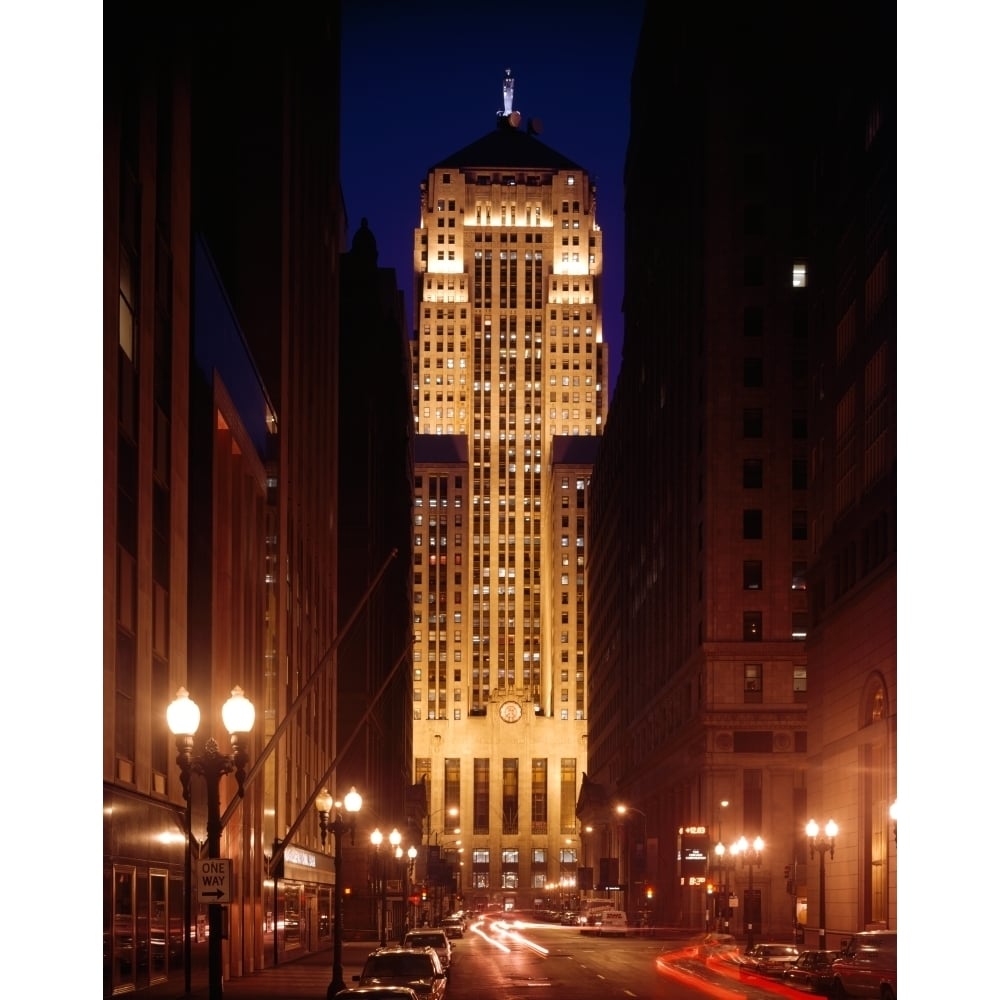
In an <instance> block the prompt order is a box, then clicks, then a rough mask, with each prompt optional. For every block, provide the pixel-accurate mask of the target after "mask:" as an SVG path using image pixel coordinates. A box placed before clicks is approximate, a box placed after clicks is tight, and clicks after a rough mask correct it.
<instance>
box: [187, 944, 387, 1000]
mask: <svg viewBox="0 0 1000 1000" xmlns="http://www.w3.org/2000/svg"><path fill="white" fill-rule="evenodd" d="M376 947H378V943H377V942H372V941H345V942H344V944H343V951H342V953H341V958H342V961H343V966H344V985H345V986H356V985H357V983H353V982H352V981H351V976H353V975H356V974H359V973H360V972H361V967H362V966H363V965H364V962H365V958H366V957H367V956H368V953H369V952H370V951H371V950H372V948H376ZM331 979H333V949H332V948H327V949H325V950H323V951H316V952H312V953H311V954H308V955H303V957H302V958H298V959H295V960H294V961H291V962H282V963H281V965H278V966H275V967H274V968H271V969H261V970H260V971H259V972H252V973H250V975H248V976H237V977H234V978H233V979H227V980H226V981H225V982H224V983H223V984H222V991H223V994H224V996H225V1000H276V998H280V1000H326V991H327V989H328V988H329V986H330V981H331ZM188 996H189V997H190V998H191V1000H208V983H207V982H205V981H204V979H202V980H201V981H200V982H193V983H192V984H191V993H190V994H188ZM179 1000H187V998H186V997H184V998H179Z"/></svg>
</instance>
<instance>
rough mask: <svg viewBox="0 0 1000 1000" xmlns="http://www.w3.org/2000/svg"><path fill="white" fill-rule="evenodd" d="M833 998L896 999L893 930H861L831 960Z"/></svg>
mask: <svg viewBox="0 0 1000 1000" xmlns="http://www.w3.org/2000/svg"><path fill="white" fill-rule="evenodd" d="M831 995H832V996H834V997H839V998H842V997H878V998H879V1000H896V932H895V931H860V932H859V933H857V934H855V935H854V936H853V937H851V938H849V939H848V940H847V941H845V942H844V944H843V945H841V948H840V954H839V956H838V957H837V958H835V959H834V962H833V984H832V986H831Z"/></svg>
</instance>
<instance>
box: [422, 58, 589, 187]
mask: <svg viewBox="0 0 1000 1000" xmlns="http://www.w3.org/2000/svg"><path fill="white" fill-rule="evenodd" d="M503 94H504V109H503V111H498V112H497V126H496V128H495V129H494V130H493V131H492V132H488V133H487V134H486V135H484V136H483V137H482V138H481V139H477V140H476V141H475V142H472V143H469V145H468V146H463V147H462V148H461V149H459V150H457V151H456V152H454V153H452V154H451V155H450V156H447V157H445V158H444V159H443V160H441V161H439V162H438V163H435V164H434V166H433V167H432V168H431V169H434V170H436V169H439V168H442V167H466V168H467V167H483V168H497V169H503V168H504V167H509V168H520V169H530V168H548V169H552V170H580V171H582V170H583V168H582V167H581V166H580V165H579V164H578V163H574V162H573V160H571V159H569V157H567V156H563V155H562V153H558V152H556V150H554V149H552V148H551V147H549V146H546V145H545V144H544V143H543V142H542V141H541V140H540V139H539V138H538V136H539V135H540V134H541V131H542V124H541V122H540V121H539V120H538V119H537V118H532V119H531V120H530V121H528V122H523V121H522V118H521V113H520V112H519V111H516V110H514V78H513V77H512V76H511V72H510V70H509V69H508V70H507V72H506V76H505V77H504V84H503Z"/></svg>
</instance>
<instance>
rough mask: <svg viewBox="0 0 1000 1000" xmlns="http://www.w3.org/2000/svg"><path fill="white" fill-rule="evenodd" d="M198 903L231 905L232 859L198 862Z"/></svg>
mask: <svg viewBox="0 0 1000 1000" xmlns="http://www.w3.org/2000/svg"><path fill="white" fill-rule="evenodd" d="M197 871H198V902H199V903H231V902H232V901H233V900H232V895H231V893H232V885H233V859H232V858H203V859H202V860H201V861H199V862H198V868H197Z"/></svg>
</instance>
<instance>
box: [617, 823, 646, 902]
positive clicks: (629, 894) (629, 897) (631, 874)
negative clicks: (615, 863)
mask: <svg viewBox="0 0 1000 1000" xmlns="http://www.w3.org/2000/svg"><path fill="white" fill-rule="evenodd" d="M615 811H616V812H617V813H618V815H619V816H621V817H622V819H623V821H624V825H625V828H626V829H627V821H626V820H625V817H626V816H627V815H628V813H638V814H639V815H640V816H641V817H642V866H643V870H642V872H640V873H639V874H641V875H643V876H644V877H645V876H646V875H647V873H646V870H645V869H646V847H647V844H646V814H645V813H644V812H643V811H642V810H641V809H636V807H635V806H626V805H618V806H616V807H615ZM628 848H629V851H628V863H627V874H628V877H627V879H626V882H625V913H626V914H628V913H629V904H630V902H631V901H633V900H634V899H635V898H638V897H637V896H636V894H635V892H634V890H633V886H634V885H636V884H640V883H641V881H642V880H641V879H636V878H635V874H636V873H635V871H634V867H633V861H634V860H635V853H636V852H635V849H634V844H633V842H632V838H631V837H629V839H628ZM640 895H641V893H640ZM629 915H630V914H629Z"/></svg>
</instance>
